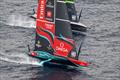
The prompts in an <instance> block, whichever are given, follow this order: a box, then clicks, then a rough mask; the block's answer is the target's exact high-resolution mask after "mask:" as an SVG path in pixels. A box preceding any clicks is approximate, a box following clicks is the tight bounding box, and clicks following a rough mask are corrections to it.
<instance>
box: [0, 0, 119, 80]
mask: <svg viewBox="0 0 120 80" xmlns="http://www.w3.org/2000/svg"><path fill="white" fill-rule="evenodd" d="M36 7H37V0H0V80H120V0H77V1H76V8H77V11H78V12H79V11H80V10H81V9H82V8H83V14H82V17H81V21H80V22H81V23H84V24H85V25H86V26H88V31H87V33H86V37H85V40H84V44H83V46H82V52H81V55H80V57H79V59H80V60H85V61H88V62H90V63H91V65H90V67H87V68H74V67H72V68H71V67H70V68H66V67H60V66H50V65H49V66H47V65H46V66H42V65H39V61H38V60H36V59H33V58H31V57H29V56H28V55H27V54H26V51H27V45H28V44H30V45H31V46H34V44H33V43H34V39H35V21H34V20H33V19H31V18H30V17H29V16H30V15H31V13H32V10H33V8H34V9H36ZM74 37H76V38H77V39H78V40H80V39H81V37H80V36H74Z"/></svg>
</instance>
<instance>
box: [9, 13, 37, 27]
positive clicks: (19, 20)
mask: <svg viewBox="0 0 120 80" xmlns="http://www.w3.org/2000/svg"><path fill="white" fill-rule="evenodd" d="M7 24H8V25H10V26H19V27H25V28H35V27H36V26H35V25H36V24H35V20H34V19H32V18H30V17H26V16H22V15H15V14H13V15H10V16H9V17H8V20H7Z"/></svg>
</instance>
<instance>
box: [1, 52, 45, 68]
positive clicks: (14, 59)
mask: <svg viewBox="0 0 120 80" xmlns="http://www.w3.org/2000/svg"><path fill="white" fill-rule="evenodd" d="M0 60H2V61H6V62H11V63H17V64H31V65H37V66H41V67H42V66H43V62H42V61H41V62H42V63H41V62H40V61H39V60H37V59H35V58H31V57H29V56H27V55H25V54H23V55H16V56H13V55H11V56H10V55H6V54H5V53H2V52H0Z"/></svg>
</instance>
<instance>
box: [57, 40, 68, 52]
mask: <svg viewBox="0 0 120 80" xmlns="http://www.w3.org/2000/svg"><path fill="white" fill-rule="evenodd" d="M56 50H58V51H62V52H68V49H67V48H65V47H64V43H62V42H61V43H60V45H59V46H56Z"/></svg>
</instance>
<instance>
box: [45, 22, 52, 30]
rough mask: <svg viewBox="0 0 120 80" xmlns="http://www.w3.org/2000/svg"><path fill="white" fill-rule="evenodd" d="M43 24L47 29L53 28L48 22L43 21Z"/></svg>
mask: <svg viewBox="0 0 120 80" xmlns="http://www.w3.org/2000/svg"><path fill="white" fill-rule="evenodd" d="M45 26H46V28H47V29H52V28H53V25H52V24H49V23H45Z"/></svg>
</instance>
